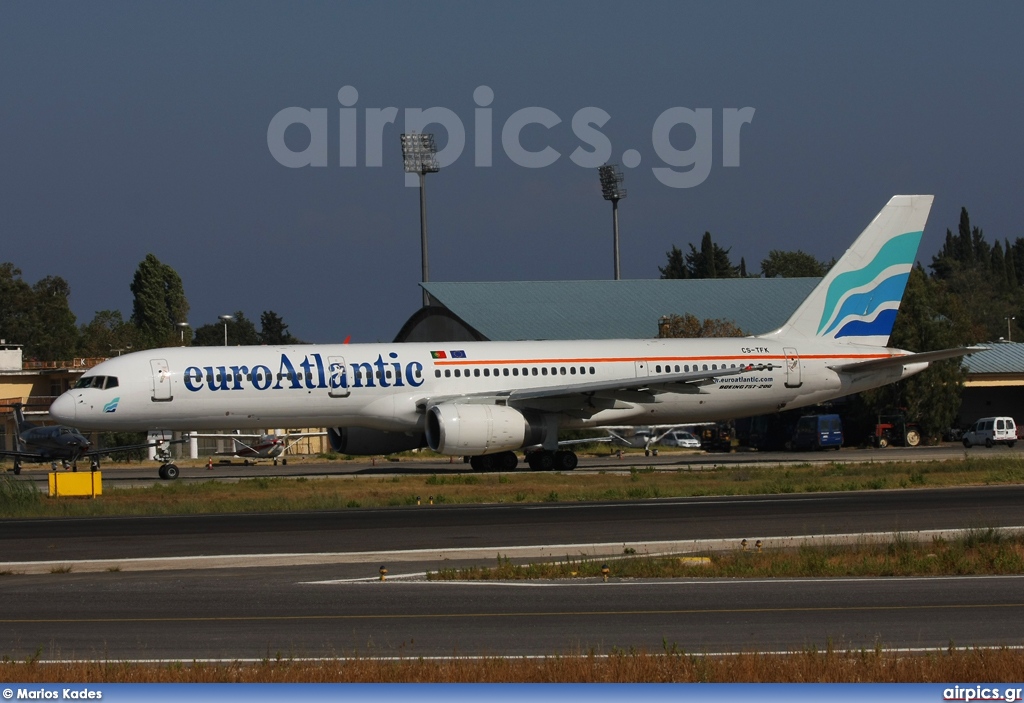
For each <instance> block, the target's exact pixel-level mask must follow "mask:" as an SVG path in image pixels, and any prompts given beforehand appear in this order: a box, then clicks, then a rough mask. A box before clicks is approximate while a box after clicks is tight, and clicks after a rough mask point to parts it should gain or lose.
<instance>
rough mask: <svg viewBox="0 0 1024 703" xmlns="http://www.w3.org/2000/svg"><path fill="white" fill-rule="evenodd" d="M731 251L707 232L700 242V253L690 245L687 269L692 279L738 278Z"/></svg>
mask: <svg viewBox="0 0 1024 703" xmlns="http://www.w3.org/2000/svg"><path fill="white" fill-rule="evenodd" d="M729 251H730V250H729V249H723V248H722V247H720V246H718V245H717V244H715V243H714V241H713V240H712V239H711V232H705V233H704V236H703V237H702V238H701V240H700V251H698V250H697V248H696V247H695V246H693V245H692V244H691V245H690V253H689V254H687V255H686V268H687V270H688V271H689V274H690V275H689V277H690V278H736V276H737V275H738V273H739V272H738V270H737V268H736V267H735V266H733V265H732V261H730V260H729Z"/></svg>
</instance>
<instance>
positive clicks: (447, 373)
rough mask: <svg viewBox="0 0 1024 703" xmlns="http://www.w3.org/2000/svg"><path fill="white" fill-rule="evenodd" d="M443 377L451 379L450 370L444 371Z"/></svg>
mask: <svg viewBox="0 0 1024 703" xmlns="http://www.w3.org/2000/svg"><path fill="white" fill-rule="evenodd" d="M444 377H445V378H451V377H452V370H451V369H445V370H444Z"/></svg>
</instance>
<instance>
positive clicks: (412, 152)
mask: <svg viewBox="0 0 1024 703" xmlns="http://www.w3.org/2000/svg"><path fill="white" fill-rule="evenodd" d="M402 160H403V161H404V162H405V172H406V173H417V174H419V177H420V257H421V260H422V266H423V282H424V283H426V282H427V281H429V280H430V264H429V259H428V257H427V189H426V185H427V181H426V175H427V174H428V173H437V172H438V171H440V170H441V167H440V166H439V165H438V163H437V145H436V144H434V135H433V134H419V133H417V132H410V133H409V134H403V135H402ZM428 305H430V295H429V294H428V293H427V289H426V288H424V289H423V307H426V306H428Z"/></svg>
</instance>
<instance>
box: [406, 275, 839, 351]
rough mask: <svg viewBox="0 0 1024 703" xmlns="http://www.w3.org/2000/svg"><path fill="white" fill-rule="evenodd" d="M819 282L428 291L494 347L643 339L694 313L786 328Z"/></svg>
mask: <svg viewBox="0 0 1024 703" xmlns="http://www.w3.org/2000/svg"><path fill="white" fill-rule="evenodd" d="M820 280H821V279H820V278H706V279H688V280H671V279H669V280H664V279H655V280H628V281H499V282H487V283H442V282H429V283H423V284H421V285H422V286H423V287H424V288H426V290H427V292H428V293H430V295H431V297H433V298H434V299H435V300H436V301H437V302H439V303H440V304H442V305H443V306H444V307H446V308H448V310H450V311H451V312H452V313H454V314H455V315H456V316H458V317H459V318H460V319H461V320H463V321H464V322H465V323H466V324H467V325H469V326H470V327H472V328H473V329H475V330H477V331H478V332H479V333H480V334H482V335H483V336H484V337H486V338H487V339H491V340H517V339H643V338H651V337H657V336H658V319H659V318H661V317H662V316H664V315H683V314H685V313H690V314H692V315H694V316H696V317H697V318H699V319H702V320H703V319H705V318H717V319H723V320H729V321H731V322H733V323H734V324H736V325H737V326H738V327H739V328H740V329H742V330H743V331H744V332H745V333H747V334H762V333H764V332H770V331H772V330H773V329H775V328H777V327H779V326H781V325H782V324H783V323H784V322H785V321H786V320H787V319H788V318H789V316H790V314H791V313H792V312H793V311H794V310H795V309H796V307H797V306H798V305H799V304H800V303H801V302H802V301H803V299H804V298H806V297H807V295H808V294H810V292H811V290H812V289H813V288H814V286H815V285H817V283H818V282H819V281H820Z"/></svg>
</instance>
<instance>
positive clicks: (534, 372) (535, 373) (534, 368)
mask: <svg viewBox="0 0 1024 703" xmlns="http://www.w3.org/2000/svg"><path fill="white" fill-rule="evenodd" d="M533 375H534V376H536V375H537V367H536V366H534V367H533Z"/></svg>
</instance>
